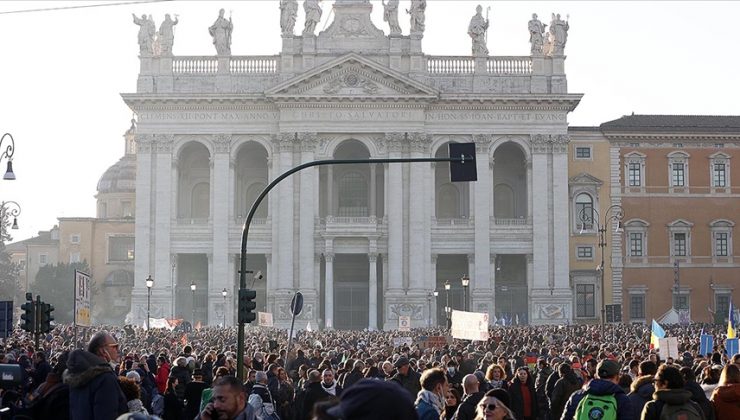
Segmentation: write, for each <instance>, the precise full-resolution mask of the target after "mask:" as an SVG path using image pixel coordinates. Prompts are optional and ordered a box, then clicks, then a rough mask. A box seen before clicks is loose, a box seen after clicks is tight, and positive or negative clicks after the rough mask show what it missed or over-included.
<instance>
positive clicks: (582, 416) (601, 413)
mask: <svg viewBox="0 0 740 420" xmlns="http://www.w3.org/2000/svg"><path fill="white" fill-rule="evenodd" d="M575 419H576V420H617V399H616V398H615V397H614V395H593V394H585V395H584V397H583V398H581V401H580V402H579V403H578V407H576V415H575Z"/></svg>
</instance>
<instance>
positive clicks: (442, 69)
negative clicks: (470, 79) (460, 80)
mask: <svg viewBox="0 0 740 420" xmlns="http://www.w3.org/2000/svg"><path fill="white" fill-rule="evenodd" d="M427 72H428V73H429V74H472V73H475V60H474V59H473V57H462V56H448V57H439V56H428V57H427Z"/></svg>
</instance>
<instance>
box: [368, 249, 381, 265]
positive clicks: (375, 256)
mask: <svg viewBox="0 0 740 420" xmlns="http://www.w3.org/2000/svg"><path fill="white" fill-rule="evenodd" d="M367 259H368V260H369V261H370V264H375V263H377V262H378V254H377V253H376V252H370V253H368V254H367Z"/></svg>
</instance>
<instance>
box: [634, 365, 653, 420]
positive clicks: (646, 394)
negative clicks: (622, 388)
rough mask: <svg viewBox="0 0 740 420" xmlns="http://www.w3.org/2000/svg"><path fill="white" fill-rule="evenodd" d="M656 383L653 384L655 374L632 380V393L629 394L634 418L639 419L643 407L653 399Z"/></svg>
mask: <svg viewBox="0 0 740 420" xmlns="http://www.w3.org/2000/svg"><path fill="white" fill-rule="evenodd" d="M654 392H655V385H653V375H645V376H639V377H638V378H637V379H635V380H634V381H632V385H630V393H629V395H627V396H628V397H629V399H630V403H632V418H633V419H639V418H640V414H642V409H643V408H644V407H645V404H647V402H648V401H652V400H653V393H654Z"/></svg>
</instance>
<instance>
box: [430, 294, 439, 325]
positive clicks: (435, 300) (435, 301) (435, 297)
mask: <svg viewBox="0 0 740 420" xmlns="http://www.w3.org/2000/svg"><path fill="white" fill-rule="evenodd" d="M432 294H433V295H434V307H435V308H438V306H437V296H439V292H438V291H436V290H435V291H434V292H432ZM434 312H435V319H436V312H437V310H436V309H435V311H434ZM429 317H430V318H431V317H432V314H429ZM430 322H431V320H430ZM437 322H438V323H437V326H439V321H437Z"/></svg>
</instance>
